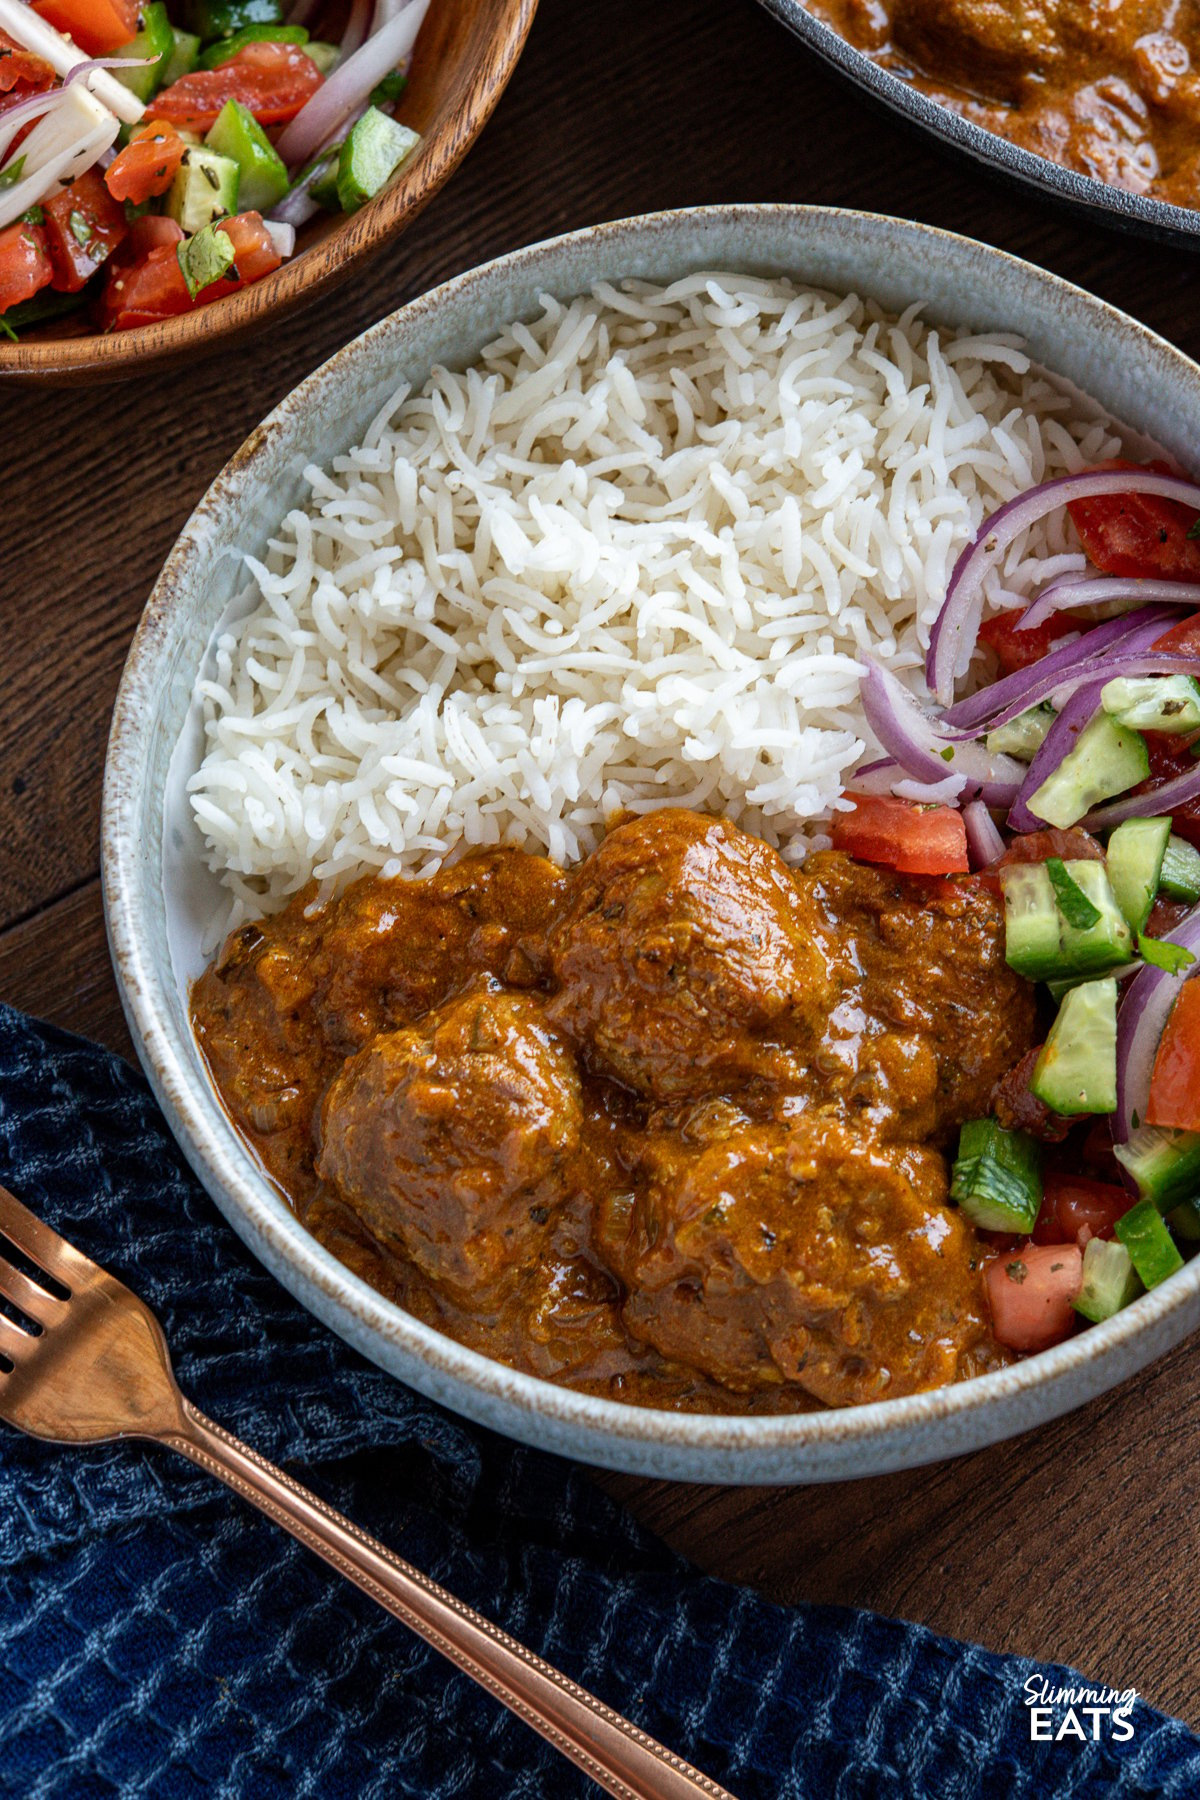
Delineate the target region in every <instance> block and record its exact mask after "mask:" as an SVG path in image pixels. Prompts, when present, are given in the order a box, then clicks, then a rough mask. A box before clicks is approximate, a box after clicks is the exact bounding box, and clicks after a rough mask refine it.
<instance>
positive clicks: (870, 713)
mask: <svg viewBox="0 0 1200 1800" xmlns="http://www.w3.org/2000/svg"><path fill="white" fill-rule="evenodd" d="M864 660H865V664H866V674H865V675H864V676H863V678H862V684H861V692H862V701H863V712H864V713H865V715H866V719H867V723H868V724H869V725H870V727H871V730H872V731H873V732H874V733H875V736H876V737H877V738H878V739H879V742H880V743H881V744H882V745H883V748H884V749H885V750H886V751H888V752H889V754H890V755H892V756H894V757H895V759H896V761H897V762H898V763H899V764H900V765H901V767H902V768H903V769H904V770H905V772H906V773H907V774H909V775H912V776H915V777H916V779H917V780H918V781H924V782H930V783H943V782H945V781H947V779H955V778H957V779H958V780H959V781H960V787H959V790H958V791H959V792H960V793H963V792H969V793H970V794H972V795H976V794H977V795H978V796H979V798H980V799H981V800H984V801H985V802H986V803H987V804H988V805H989V806H1011V805H1012V803H1013V801H1014V800H1015V799H1016V797H1017V792H1018V789H1019V788H1020V785H1021V777H1022V776H1023V775H1024V773H1025V770H1024V767H1023V766H1022V764H1021V763H1019V762H1017V761H1015V759H1014V758H1013V757H1011V756H992V755H990V754H989V752H988V751H986V750H985V749H984V748H983V746H982V745H981V744H974V743H963V744H947V742H946V739H945V737H944V736H943V735H942V734H941V732H940V730H939V723H940V722H939V721H935V720H933V719H931V718H929V717H928V715H927V714H925V713H923V712H922V711H921V710H920V708H919V707H918V706H917V704H916V702H915V701H914V699H913V698H912V696H911V694H910V693H909V692H908V689H907V688H906V687H904V685H903V684H902V683H901V682H899V681H898V680H897V679H896V677H895V676H894V675H892V674H890V673H889V671H888V670H887V669H884V668H882V667H881V666H880V665H879V664H878V663H876V662H872V661H871V659H870V658H869V657H868V658H865V659H864ZM947 750H949V751H950V755H949V756H947V755H946V751H947Z"/></svg>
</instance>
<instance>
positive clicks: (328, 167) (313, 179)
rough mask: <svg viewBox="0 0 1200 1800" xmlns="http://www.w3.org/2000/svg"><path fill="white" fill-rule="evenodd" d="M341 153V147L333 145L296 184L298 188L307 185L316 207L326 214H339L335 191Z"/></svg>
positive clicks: (336, 192)
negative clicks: (323, 210)
mask: <svg viewBox="0 0 1200 1800" xmlns="http://www.w3.org/2000/svg"><path fill="white" fill-rule="evenodd" d="M341 153H342V146H341V145H340V144H333V145H332V146H331V147H330V148H329V149H328V150H326V152H325V153H324V155H323V156H320V157H318V159H317V161H316V163H315V164H313V165H312V173H311V175H310V172H309V170H305V172H304V174H303V175H301V176H300V177H299V179H298V181H297V183H296V185H297V186H298V187H299V186H301V185H302V184H305V183H307V186H308V191H309V193H310V195H311V196H312V198H313V199H314V200H315V201H316V203H317V205H318V206H323V207H324V208H325V210H326V212H340V210H341V203H340V202H339V200H338V191H337V174H338V158H339V156H340V155H341Z"/></svg>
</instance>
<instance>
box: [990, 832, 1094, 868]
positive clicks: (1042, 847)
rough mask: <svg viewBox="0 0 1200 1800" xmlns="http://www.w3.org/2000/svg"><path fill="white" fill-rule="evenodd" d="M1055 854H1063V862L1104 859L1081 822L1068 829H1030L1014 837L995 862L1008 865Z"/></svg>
mask: <svg viewBox="0 0 1200 1800" xmlns="http://www.w3.org/2000/svg"><path fill="white" fill-rule="evenodd" d="M1052 856H1061V858H1062V859H1063V861H1064V862H1103V861H1104V851H1103V850H1102V849H1101V847H1100V845H1099V844H1098V843H1097V842H1096V840H1095V838H1094V837H1092V836H1091V834H1090V833H1089V832H1086V831H1081V830H1080V829H1079V827H1078V825H1072V826H1070V827H1069V828H1068V829H1067V830H1066V831H1060V830H1059V829H1058V828H1057V827H1056V826H1048V827H1047V828H1046V830H1045V831H1027V832H1025V833H1024V834H1023V835H1022V836H1021V837H1015V838H1013V839H1012V840H1011V841H1010V843H1009V846H1008V848H1007V850H1006V851H1005V852H1004V855H1003V856H1002V857H1001V858H1000V861H999V862H998V863H997V865H996V866H997V868H1000V869H1007V868H1009V867H1011V865H1012V864H1013V863H1039V862H1048V861H1049V860H1050V858H1051V857H1052Z"/></svg>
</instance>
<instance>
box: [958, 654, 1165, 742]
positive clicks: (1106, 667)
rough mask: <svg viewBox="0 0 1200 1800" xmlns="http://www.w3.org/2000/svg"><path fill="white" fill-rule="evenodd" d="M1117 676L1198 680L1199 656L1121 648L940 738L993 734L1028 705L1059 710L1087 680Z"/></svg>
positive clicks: (1057, 675) (1046, 680)
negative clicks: (981, 720)
mask: <svg viewBox="0 0 1200 1800" xmlns="http://www.w3.org/2000/svg"><path fill="white" fill-rule="evenodd" d="M1039 666H1040V665H1039ZM1118 675H1190V676H1192V677H1193V679H1200V657H1196V656H1168V655H1166V654H1163V655H1158V654H1156V653H1155V651H1154V650H1153V649H1152V648H1147V647H1146V646H1145V645H1142V646H1141V647H1139V646H1137V645H1136V644H1133V645H1132V646H1130V645H1120V646H1119V647H1118V648H1117V649H1116V650H1114V651H1113V652H1112V653H1111V655H1109V656H1095V657H1092V658H1090V659H1089V661H1087V662H1085V663H1080V665H1079V667H1078V668H1077V669H1073V670H1072V671H1071V673H1070V674H1069V675H1064V674H1063V673H1062V671H1061V670H1059V671H1058V672H1057V673H1055V674H1052V675H1047V676H1045V677H1043V679H1042V680H1041V681H1039V682H1036V683H1034V684H1033V686H1032V687H1031V688H1030V698H1029V700H1028V702H1025V701H1010V702H1009V704H1008V705H1007V706H1005V707H1002V708H1001V709H1000V711H999V712H998V713H997V714H996V715H995V717H994V718H989V719H986V720H985V721H984V723H983V724H982V725H980V726H977V727H975V728H974V729H969V730H967V731H947V730H943V732H942V735H943V737H944V738H945V739H946V741H947V742H948V743H960V742H962V741H963V740H965V739H967V738H971V739H974V738H977V737H979V736H981V734H982V733H983V732H985V731H995V730H997V728H998V727H999V726H1001V725H1007V724H1008V722H1009V720H1010V719H1016V718H1018V717H1019V716H1020V715H1021V713H1023V712H1026V711H1027V710H1028V708H1029V707H1030V706H1036V705H1038V704H1039V703H1040V702H1041V701H1043V700H1046V699H1050V700H1052V701H1053V703H1054V705H1055V706H1056V707H1057V708H1059V709H1060V710H1061V708H1062V707H1063V706H1064V705H1065V704H1066V702H1067V701H1068V700H1069V699H1070V698H1071V695H1072V694H1074V693H1075V692H1077V690H1078V689H1079V688H1081V687H1084V686H1086V684H1087V683H1088V682H1089V681H1095V680H1096V679H1097V678H1098V677H1103V678H1104V679H1105V680H1107V681H1113V680H1115V679H1116V677H1117V676H1118Z"/></svg>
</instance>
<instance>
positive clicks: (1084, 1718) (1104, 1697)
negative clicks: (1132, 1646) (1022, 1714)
mask: <svg viewBox="0 0 1200 1800" xmlns="http://www.w3.org/2000/svg"><path fill="white" fill-rule="evenodd" d="M1136 1699H1137V1689H1136V1688H1067V1687H1062V1688H1052V1687H1051V1686H1050V1683H1049V1682H1048V1681H1047V1680H1046V1677H1045V1676H1044V1675H1031V1676H1030V1677H1029V1680H1028V1681H1027V1682H1026V1683H1025V1704H1026V1706H1027V1707H1028V1708H1029V1735H1030V1737H1031V1738H1032V1740H1033V1741H1034V1743H1039V1742H1040V1743H1043V1744H1051V1743H1053V1744H1058V1743H1061V1742H1062V1741H1063V1739H1064V1738H1079V1739H1080V1740H1081V1741H1082V1742H1084V1743H1086V1742H1087V1740H1088V1739H1089V1738H1091V1739H1092V1740H1093V1741H1094V1742H1097V1743H1098V1742H1099V1741H1100V1740H1101V1739H1103V1738H1108V1737H1111V1739H1112V1741H1113V1743H1114V1744H1127V1743H1128V1742H1129V1740H1130V1738H1131V1737H1132V1736H1133V1720H1132V1719H1131V1718H1130V1717H1129V1715H1130V1713H1131V1711H1132V1710H1133V1703H1134V1701H1135V1700H1136Z"/></svg>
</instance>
